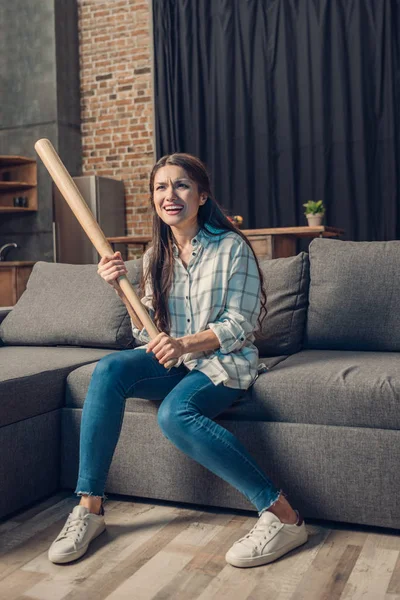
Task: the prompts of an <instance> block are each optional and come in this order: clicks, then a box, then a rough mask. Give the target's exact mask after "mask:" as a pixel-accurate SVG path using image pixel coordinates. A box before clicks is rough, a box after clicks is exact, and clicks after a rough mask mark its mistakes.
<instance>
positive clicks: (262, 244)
mask: <svg viewBox="0 0 400 600" xmlns="http://www.w3.org/2000/svg"><path fill="white" fill-rule="evenodd" d="M240 231H241V232H242V233H244V234H245V236H246V237H247V238H248V240H249V242H250V244H251V245H252V247H253V250H254V252H255V254H256V256H257V258H259V259H264V258H284V257H287V256H295V255H296V252H297V250H296V242H297V240H298V239H299V238H315V237H331V238H339V237H340V236H341V235H343V234H344V229H338V228H337V227H327V226H325V225H320V226H316V227H310V226H309V225H305V226H304V227H275V228H269V229H241V230H240ZM107 240H108V241H109V242H110V244H111V246H112V248H114V244H128V245H134V246H139V247H140V248H141V249H142V252H145V251H146V249H147V247H148V245H149V244H150V242H151V236H145V235H140V236H122V237H109V238H107Z"/></svg>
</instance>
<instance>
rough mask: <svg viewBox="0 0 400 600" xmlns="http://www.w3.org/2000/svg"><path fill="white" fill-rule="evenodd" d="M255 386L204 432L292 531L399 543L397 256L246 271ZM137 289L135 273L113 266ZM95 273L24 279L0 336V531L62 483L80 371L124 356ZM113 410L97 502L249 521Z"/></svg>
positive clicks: (135, 407) (321, 259)
mask: <svg viewBox="0 0 400 600" xmlns="http://www.w3.org/2000/svg"><path fill="white" fill-rule="evenodd" d="M261 264H262V269H263V272H264V276H265V280H266V289H267V294H268V304H267V307H268V315H267V317H266V319H265V321H264V325H263V331H262V334H261V335H260V336H259V337H258V338H257V342H256V343H257V345H258V347H259V351H260V360H261V361H262V362H264V363H265V364H266V365H267V367H268V370H267V371H266V372H264V373H261V374H260V376H259V377H258V379H257V381H256V382H255V384H254V385H253V386H252V388H251V389H250V390H248V391H247V392H244V393H243V396H242V397H241V398H240V399H239V400H238V401H237V402H236V403H235V404H234V405H233V406H232V407H231V408H230V409H229V410H227V411H225V412H224V413H221V414H220V415H219V416H218V417H217V419H216V421H217V422H219V423H220V424H221V425H223V426H224V427H226V428H227V429H228V430H229V431H231V432H232V433H233V434H234V435H236V436H237V437H238V438H239V439H240V440H241V441H242V442H243V443H244V444H245V446H246V447H247V448H248V450H249V452H250V453H251V454H252V455H253V456H254V457H255V459H256V460H257V461H258V463H259V464H260V466H261V468H262V469H264V470H265V472H266V473H268V474H269V476H270V477H271V478H272V479H273V480H274V481H275V483H276V484H277V485H279V486H280V487H282V488H283V489H284V490H285V492H286V493H287V495H288V498H289V501H290V502H291V503H292V504H293V505H294V506H295V507H297V508H298V509H299V510H300V511H301V512H302V513H303V515H304V517H305V518H307V517H308V518H318V519H329V520H334V521H342V522H352V523H359V524H368V525H377V526H383V527H392V528H400V501H399V498H400V481H399V476H398V473H399V464H400V460H399V459H400V431H399V429H400V354H399V350H400V279H399V277H398V273H399V270H400V241H389V242H349V241H341V240H329V239H314V240H313V241H312V242H311V244H310V246H309V252H308V253H307V252H301V253H299V254H298V255H297V256H294V257H289V258H280V259H274V260H266V261H264V262H262V263H261ZM127 265H128V272H129V278H130V280H131V281H132V282H133V284H134V285H135V286H137V284H138V281H139V275H140V272H141V268H142V260H141V259H138V260H133V261H127ZM96 271H97V267H96V265H84V266H77V265H63V264H54V263H46V262H38V263H36V265H35V267H34V269H33V272H32V274H31V277H30V279H29V282H28V287H27V290H26V291H25V292H24V294H23V295H22V297H21V298H20V300H19V301H18V303H17V304H16V306H15V307H14V308H13V310H11V312H10V313H9V314H6V313H7V311H3V317H4V316H5V315H6V316H5V318H4V320H3V322H2V323H1V325H0V338H1V340H2V342H1V343H2V346H1V347H0V357H1V360H0V453H1V454H0V455H1V461H0V482H1V486H2V489H1V494H0V518H6V517H7V516H8V515H10V514H11V513H12V512H14V511H15V510H19V509H21V508H23V507H25V506H27V505H29V504H31V503H32V502H35V501H38V500H40V499H41V498H44V497H46V496H48V495H50V494H52V493H54V492H56V491H57V490H59V489H60V488H64V489H69V490H71V491H73V490H74V489H75V484H76V480H77V475H78V458H79V431H80V419H81V413H82V406H83V402H84V399H85V395H86V392H87V388H88V385H89V380H90V377H91V374H92V372H93V369H94V367H95V365H96V362H97V361H98V360H99V359H100V358H101V357H102V356H105V355H106V354H108V353H110V352H118V351H120V350H122V349H124V348H129V347H133V345H134V343H135V341H134V340H133V338H132V335H131V330H130V321H129V317H128V315H127V312H126V310H125V307H124V306H123V304H122V303H121V302H120V300H119V298H118V297H117V296H116V294H115V293H114V291H113V290H112V289H111V287H110V286H109V285H108V284H106V283H105V282H104V281H103V280H102V279H101V278H100V277H99V276H98V275H97V272H96ZM159 404H160V402H154V401H148V400H144V399H141V398H128V399H127V402H126V410H125V417H124V421H123V426H122V431H121V437H120V440H119V443H118V445H117V448H116V451H115V454H114V458H113V461H112V464H111V468H110V472H109V477H108V480H107V485H106V490H105V491H106V494H123V495H128V496H135V497H141V498H154V499H162V500H169V501H177V502H187V503H194V504H200V505H209V506H220V507H227V508H235V509H247V510H254V511H255V507H254V506H253V505H252V504H250V503H249V502H248V501H247V499H246V498H245V497H244V496H243V495H242V494H240V493H239V492H238V491H237V490H236V489H235V488H233V487H232V486H230V485H229V484H227V483H226V482H224V481H223V480H221V479H220V478H218V477H216V476H215V475H214V474H213V473H211V472H209V471H208V470H207V469H205V468H204V467H202V466H201V465H199V464H198V463H196V462H195V461H193V460H192V459H190V458H189V457H187V456H186V455H184V454H183V453H182V452H181V451H180V450H178V449H177V448H175V446H174V445H173V444H172V443H171V442H169V440H168V439H166V438H165V437H164V436H163V434H162V432H161V430H160V428H159V427H158V425H157V419H156V414H157V409H158V406H159Z"/></svg>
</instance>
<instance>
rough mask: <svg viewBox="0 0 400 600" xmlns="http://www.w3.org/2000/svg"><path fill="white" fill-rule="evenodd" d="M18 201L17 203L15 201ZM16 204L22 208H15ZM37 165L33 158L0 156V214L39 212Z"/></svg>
mask: <svg viewBox="0 0 400 600" xmlns="http://www.w3.org/2000/svg"><path fill="white" fill-rule="evenodd" d="M16 198H18V200H16V201H15V199H16ZM15 202H17V204H18V203H20V204H21V206H15ZM37 209H38V202H37V165H36V160H35V159H33V158H26V157H24V156H10V155H0V213H17V212H32V211H37Z"/></svg>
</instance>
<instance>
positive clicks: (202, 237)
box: [172, 223, 225, 256]
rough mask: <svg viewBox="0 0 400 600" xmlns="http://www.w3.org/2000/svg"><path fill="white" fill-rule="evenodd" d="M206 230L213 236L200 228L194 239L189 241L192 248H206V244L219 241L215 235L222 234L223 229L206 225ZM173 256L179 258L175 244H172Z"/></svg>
mask: <svg viewBox="0 0 400 600" xmlns="http://www.w3.org/2000/svg"><path fill="white" fill-rule="evenodd" d="M207 229H208V230H209V231H211V232H212V233H213V234H214V235H210V233H208V231H206V230H205V229H202V228H200V229H199V231H198V232H197V234H196V235H195V236H194V238H192V239H191V244H192V246H193V247H198V246H203V247H206V246H208V244H209V243H210V242H212V241H214V240H219V236H216V235H215V234H216V233H224V231H225V230H224V229H220V228H216V227H214V226H213V225H210V224H209V223H207ZM172 248H173V253H174V256H179V249H178V246H177V245H176V244H175V242H173V243H172Z"/></svg>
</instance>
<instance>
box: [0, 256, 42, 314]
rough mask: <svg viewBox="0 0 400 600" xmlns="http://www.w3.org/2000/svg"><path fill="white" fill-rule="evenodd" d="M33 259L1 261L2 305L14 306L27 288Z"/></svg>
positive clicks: (0, 292)
mask: <svg viewBox="0 0 400 600" xmlns="http://www.w3.org/2000/svg"><path fill="white" fill-rule="evenodd" d="M34 264H35V262H34V261H33V262H32V261H0V306H14V305H15V304H16V303H17V301H18V300H19V298H20V297H21V296H22V294H23V292H24V291H25V289H26V284H27V281H28V279H29V276H30V274H31V272H32V269H33V265H34Z"/></svg>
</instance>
